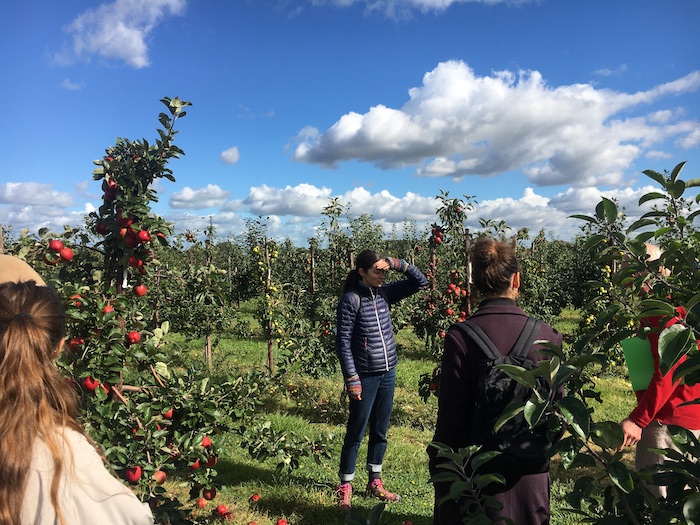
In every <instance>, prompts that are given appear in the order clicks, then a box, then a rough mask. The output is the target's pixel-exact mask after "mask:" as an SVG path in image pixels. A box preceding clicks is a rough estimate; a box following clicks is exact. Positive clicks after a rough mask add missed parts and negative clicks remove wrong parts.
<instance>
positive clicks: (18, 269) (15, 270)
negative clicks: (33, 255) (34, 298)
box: [0, 255, 46, 286]
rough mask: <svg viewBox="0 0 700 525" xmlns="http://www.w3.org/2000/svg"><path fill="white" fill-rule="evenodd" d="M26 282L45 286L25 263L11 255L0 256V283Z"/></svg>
mask: <svg viewBox="0 0 700 525" xmlns="http://www.w3.org/2000/svg"><path fill="white" fill-rule="evenodd" d="M26 281H35V282H36V284H38V285H39V286H46V283H45V282H44V280H43V279H42V278H41V277H40V276H39V274H38V273H36V272H35V271H34V269H33V268H32V267H31V266H29V265H28V264H27V263H26V262H24V261H23V260H21V259H18V258H17V257H12V256H11V255H0V283H6V282H15V283H23V282H26Z"/></svg>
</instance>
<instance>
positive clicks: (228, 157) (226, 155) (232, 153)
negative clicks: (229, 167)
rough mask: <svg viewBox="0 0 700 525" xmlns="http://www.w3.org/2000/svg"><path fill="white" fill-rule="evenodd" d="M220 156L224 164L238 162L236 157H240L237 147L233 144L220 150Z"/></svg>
mask: <svg viewBox="0 0 700 525" xmlns="http://www.w3.org/2000/svg"><path fill="white" fill-rule="evenodd" d="M220 157H221V160H222V161H223V163H224V164H235V163H236V162H238V159H240V154H239V153H238V147H237V146H233V147H232V148H229V149H227V150H224V151H222V152H221V155H220Z"/></svg>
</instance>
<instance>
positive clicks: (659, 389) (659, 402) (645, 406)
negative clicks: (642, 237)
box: [620, 245, 700, 498]
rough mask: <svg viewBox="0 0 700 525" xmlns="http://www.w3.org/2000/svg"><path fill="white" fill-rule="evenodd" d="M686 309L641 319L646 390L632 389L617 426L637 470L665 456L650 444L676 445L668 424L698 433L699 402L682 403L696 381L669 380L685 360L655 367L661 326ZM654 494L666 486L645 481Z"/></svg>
mask: <svg viewBox="0 0 700 525" xmlns="http://www.w3.org/2000/svg"><path fill="white" fill-rule="evenodd" d="M647 253H648V254H649V260H652V261H653V260H656V259H658V258H659V257H660V256H661V252H660V250H659V249H658V247H656V246H654V245H647ZM660 272H661V273H662V274H664V273H665V274H666V275H668V270H666V269H665V268H663V267H661V268H660ZM686 315H687V312H686V310H685V308H683V307H681V306H679V307H677V308H676V316H675V317H672V318H670V319H665V322H664V324H663V326H661V323H662V318H661V317H649V318H646V319H644V320H643V321H642V323H641V324H642V327H644V326H648V327H649V328H651V331H650V332H649V333H648V339H649V344H650V346H651V353H652V357H653V360H654V373H653V374H652V377H651V381H650V382H649V386H648V387H647V389H646V390H640V391H637V392H635V394H636V396H637V406H636V407H635V408H634V410H632V412H631V413H630V415H629V416H627V417H626V418H625V419H623V420H622V422H621V423H620V426H621V427H622V433H623V435H624V440H623V443H622V446H623V447H627V446H631V445H636V454H635V466H636V469H637V470H640V469H642V468H643V467H646V466H649V465H661V464H663V463H664V461H665V456H663V455H661V454H657V453H656V452H654V451H652V450H650V449H654V448H659V449H664V448H671V449H676V446H675V445H674V443H673V441H672V440H671V435H670V433H669V431H668V426H669V425H676V426H680V427H683V428H686V429H688V430H690V431H692V432H693V433H694V434H695V436H696V437H700V405H697V404H694V405H684V404H683V403H686V402H687V401H693V400H696V399H698V398H700V383H698V384H696V385H686V384H685V383H683V382H681V381H680V380H678V381H676V382H674V381H673V372H674V370H675V369H676V368H677V367H678V366H679V365H680V364H681V363H682V362H683V361H684V360H685V358H683V359H681V360H680V362H678V363H676V365H675V366H674V367H673V368H672V369H671V370H669V371H668V372H667V373H666V374H662V373H661V369H660V367H659V334H660V332H662V331H663V330H664V329H665V328H668V327H669V326H672V325H674V324H676V323H679V322H681V323H682V322H684V320H685V317H686ZM647 488H648V489H649V490H650V491H651V492H652V494H655V495H656V497H657V498H658V497H664V498H665V497H666V493H667V487H665V486H657V485H649V486H648V487H647Z"/></svg>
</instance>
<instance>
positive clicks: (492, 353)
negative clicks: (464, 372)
mask: <svg viewBox="0 0 700 525" xmlns="http://www.w3.org/2000/svg"><path fill="white" fill-rule="evenodd" d="M454 326H456V327H457V328H459V329H460V330H461V331H462V332H464V333H465V334H466V335H467V336H468V337H469V338H470V339H471V340H472V341H474V342H475V343H476V345H477V346H478V347H479V349H480V350H481V351H482V352H483V353H484V354H485V355H486V357H487V358H488V359H498V358H499V357H503V354H501V352H499V351H498V348H496V346H495V345H494V344H493V342H492V341H491V339H489V336H487V335H486V334H485V333H484V331H483V330H482V329H481V328H480V327H479V326H478V325H476V324H474V323H472V322H471V321H470V320H469V319H465V320H464V321H462V322H461V323H455V325H454Z"/></svg>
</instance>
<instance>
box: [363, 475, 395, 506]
mask: <svg viewBox="0 0 700 525" xmlns="http://www.w3.org/2000/svg"><path fill="white" fill-rule="evenodd" d="M367 495H368V496H374V497H375V498H379V499H380V500H382V501H394V502H396V501H401V496H399V495H398V494H394V493H393V492H389V491H388V490H386V489H385V488H384V483H382V480H381V479H375V480H374V481H370V482H369V483H367Z"/></svg>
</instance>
